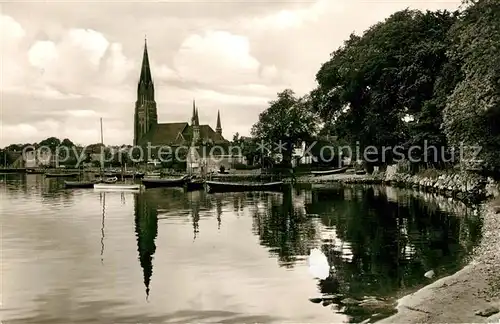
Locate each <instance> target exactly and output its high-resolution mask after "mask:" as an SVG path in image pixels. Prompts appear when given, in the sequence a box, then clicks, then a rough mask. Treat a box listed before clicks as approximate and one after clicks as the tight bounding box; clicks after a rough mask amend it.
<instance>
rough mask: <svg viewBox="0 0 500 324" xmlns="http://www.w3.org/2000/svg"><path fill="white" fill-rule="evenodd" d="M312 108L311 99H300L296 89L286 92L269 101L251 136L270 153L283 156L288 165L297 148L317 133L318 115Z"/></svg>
mask: <svg viewBox="0 0 500 324" xmlns="http://www.w3.org/2000/svg"><path fill="white" fill-rule="evenodd" d="M310 105H311V100H310V98H309V97H302V98H297V97H296V96H295V93H294V92H293V91H292V90H290V89H286V90H284V91H282V92H280V93H278V98H277V99H276V100H272V101H270V102H269V107H268V108H267V109H266V110H265V111H263V112H262V113H261V114H260V115H259V121H258V122H257V123H256V124H255V125H253V127H252V131H251V133H252V135H253V136H254V137H255V138H256V139H258V140H261V141H264V142H265V143H266V145H267V146H268V147H269V149H270V150H272V151H274V152H276V151H278V152H279V153H281V154H282V155H283V160H284V162H285V163H286V164H287V163H290V162H291V157H292V152H293V149H294V147H295V145H297V144H299V143H300V142H301V141H303V140H308V139H310V138H311V137H312V136H313V135H314V134H315V133H316V129H317V120H316V115H315V114H314V113H313V112H312V109H311V106H310Z"/></svg>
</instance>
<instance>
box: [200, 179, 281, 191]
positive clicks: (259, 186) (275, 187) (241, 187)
mask: <svg viewBox="0 0 500 324" xmlns="http://www.w3.org/2000/svg"><path fill="white" fill-rule="evenodd" d="M205 183H206V188H207V191H208V192H209V193H213V192H238V191H283V190H284V189H285V188H286V185H285V183H284V182H283V181H277V182H266V183H238V182H218V181H206V182H205Z"/></svg>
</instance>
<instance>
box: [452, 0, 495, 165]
mask: <svg viewBox="0 0 500 324" xmlns="http://www.w3.org/2000/svg"><path fill="white" fill-rule="evenodd" d="M450 35H451V37H452V39H453V41H454V42H453V44H454V46H453V48H452V50H451V51H450V57H452V58H453V59H454V60H456V61H457V62H460V63H461V71H462V72H463V74H464V78H463V80H462V81H461V82H460V83H459V84H458V85H457V86H456V88H455V89H454V91H453V93H452V94H451V95H450V96H449V97H448V100H447V105H446V108H445V109H444V130H445V132H446V135H447V136H448V139H449V140H450V142H452V143H454V144H460V143H463V144H465V145H467V146H479V147H482V150H481V154H480V156H479V157H478V158H476V160H479V159H480V160H483V161H484V163H483V164H482V165H483V166H484V167H485V168H486V169H488V170H492V171H500V66H499V64H498V62H499V59H500V2H499V1H497V0H482V1H476V2H474V3H473V4H472V5H471V6H469V7H468V8H467V9H466V10H465V11H464V12H463V13H462V15H461V18H460V20H459V21H458V22H457V23H456V24H455V25H454V26H453V28H452V30H451V31H450ZM473 151H474V150H472V151H471V152H468V153H470V154H472V155H473V154H474V152H473ZM472 155H469V156H466V157H467V158H468V159H471V158H474V156H472ZM471 162H474V161H471ZM473 164H477V163H473ZM475 166H477V165H475Z"/></svg>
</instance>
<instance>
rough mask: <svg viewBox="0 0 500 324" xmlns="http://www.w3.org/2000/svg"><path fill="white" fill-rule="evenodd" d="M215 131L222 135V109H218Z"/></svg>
mask: <svg viewBox="0 0 500 324" xmlns="http://www.w3.org/2000/svg"><path fill="white" fill-rule="evenodd" d="M215 131H216V132H217V133H218V134H219V135H222V126H221V124H220V110H217V126H216V127H215Z"/></svg>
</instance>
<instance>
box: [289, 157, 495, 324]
mask: <svg viewBox="0 0 500 324" xmlns="http://www.w3.org/2000/svg"><path fill="white" fill-rule="evenodd" d="M298 182H311V183H329V182H340V183H344V184H384V185H388V186H395V187H405V188H412V189H414V190H418V191H425V192H433V193H437V194H440V195H443V196H445V197H448V199H457V200H461V201H464V202H466V203H474V204H479V205H480V207H479V208H480V215H481V217H482V220H483V226H482V238H481V242H480V244H479V246H478V247H477V248H476V249H475V251H474V253H473V255H472V261H471V262H470V264H469V265H467V266H466V267H465V268H463V269H462V270H460V271H458V272H457V273H455V274H453V275H451V276H448V277H444V278H441V279H439V280H437V281H435V282H433V283H432V284H430V285H427V286H425V287H423V288H422V289H420V290H418V291H417V292H415V293H413V294H410V295H408V296H405V297H403V298H402V299H400V300H399V301H398V306H397V309H398V312H397V313H396V314H395V315H393V316H391V317H388V318H386V319H383V320H381V321H380V322H379V323H408V324H413V323H498V322H499V321H500V184H499V183H497V182H495V181H494V180H493V179H491V178H484V177H481V176H478V175H475V174H473V173H468V172H450V171H446V172H436V171H434V172H423V173H421V174H417V175H410V174H407V173H401V172H397V170H396V167H395V166H394V167H389V168H388V169H387V170H386V172H384V173H378V174H374V175H353V174H341V175H330V176H321V177H307V178H306V177H303V178H301V179H298Z"/></svg>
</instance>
